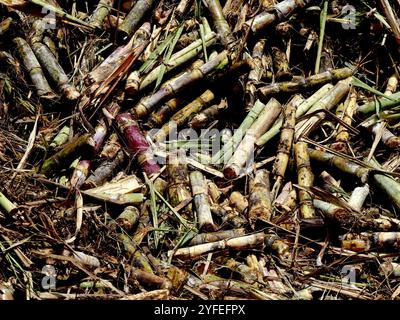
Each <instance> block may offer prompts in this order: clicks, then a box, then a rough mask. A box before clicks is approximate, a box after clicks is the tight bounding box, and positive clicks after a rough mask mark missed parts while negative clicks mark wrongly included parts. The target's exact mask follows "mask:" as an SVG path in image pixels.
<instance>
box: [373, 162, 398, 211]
mask: <svg viewBox="0 0 400 320" xmlns="http://www.w3.org/2000/svg"><path fill="white" fill-rule="evenodd" d="M369 164H370V165H372V166H373V167H375V168H379V167H380V166H379V163H378V162H377V161H376V160H374V159H371V160H370V161H369ZM373 179H374V183H375V184H376V185H377V186H378V187H379V188H380V189H382V190H383V191H384V192H385V193H386V194H387V195H388V197H389V198H390V199H391V200H392V201H393V203H394V204H395V205H396V207H397V208H400V183H399V182H397V181H396V180H394V179H393V178H392V177H389V176H386V175H384V174H380V173H376V174H374V175H373Z"/></svg>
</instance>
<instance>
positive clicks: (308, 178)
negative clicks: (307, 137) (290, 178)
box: [294, 142, 315, 219]
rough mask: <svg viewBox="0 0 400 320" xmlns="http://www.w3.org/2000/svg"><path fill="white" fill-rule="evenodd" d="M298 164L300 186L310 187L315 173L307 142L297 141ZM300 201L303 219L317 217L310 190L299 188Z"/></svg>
mask: <svg viewBox="0 0 400 320" xmlns="http://www.w3.org/2000/svg"><path fill="white" fill-rule="evenodd" d="M294 152H295V156H296V165H297V179H298V184H299V186H300V187H304V188H310V187H312V186H313V184H314V174H313V173H312V171H311V165H310V156H309V154H308V150H307V143H305V142H297V143H296V144H295V147H294ZM298 196H299V201H300V215H301V217H302V218H303V219H312V218H315V209H314V206H313V201H312V200H313V198H312V195H311V194H310V192H308V191H306V190H301V189H299V190H298Z"/></svg>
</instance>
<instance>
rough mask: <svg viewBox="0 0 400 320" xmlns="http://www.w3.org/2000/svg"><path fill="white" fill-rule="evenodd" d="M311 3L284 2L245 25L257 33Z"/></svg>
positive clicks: (301, 1) (306, 0)
mask: <svg viewBox="0 0 400 320" xmlns="http://www.w3.org/2000/svg"><path fill="white" fill-rule="evenodd" d="M312 2H313V0H284V1H282V2H279V3H277V4H275V5H274V6H273V7H271V8H270V10H268V11H263V12H262V13H260V14H258V15H256V16H255V17H254V18H251V19H250V20H248V21H246V25H247V26H248V27H249V28H251V31H252V32H254V33H256V32H259V31H261V30H262V29H265V28H266V27H268V26H269V25H271V24H274V23H277V22H279V21H282V20H284V19H286V18H288V17H289V16H290V15H291V14H292V13H293V12H294V11H295V10H298V9H302V8H304V7H305V6H307V5H309V4H311V3H312Z"/></svg>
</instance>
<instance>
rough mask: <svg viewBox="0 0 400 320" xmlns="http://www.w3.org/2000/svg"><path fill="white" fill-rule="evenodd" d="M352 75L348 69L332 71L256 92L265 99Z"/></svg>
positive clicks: (267, 86) (265, 87) (275, 84)
mask: <svg viewBox="0 0 400 320" xmlns="http://www.w3.org/2000/svg"><path fill="white" fill-rule="evenodd" d="M352 74H353V71H352V69H350V68H342V69H334V70H329V71H325V72H322V73H318V74H315V75H312V76H309V77H308V78H299V79H296V80H292V81H287V82H278V83H273V84H268V85H266V86H264V87H261V88H259V89H258V92H259V94H261V96H263V97H264V98H267V97H269V96H271V95H273V94H277V93H280V92H285V93H293V92H298V91H300V90H304V89H309V88H313V87H315V86H321V85H324V84H326V83H328V82H331V81H339V80H343V79H346V78H349V77H351V75H352Z"/></svg>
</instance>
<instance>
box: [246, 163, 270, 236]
mask: <svg viewBox="0 0 400 320" xmlns="http://www.w3.org/2000/svg"><path fill="white" fill-rule="evenodd" d="M249 193H250V196H249V212H248V216H249V221H250V225H251V226H252V228H253V229H254V227H255V224H256V222H257V220H260V221H270V220H271V216H272V204H271V202H272V201H271V194H270V184H269V171H267V170H258V171H257V172H256V173H255V177H254V178H253V179H251V180H250V187H249Z"/></svg>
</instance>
